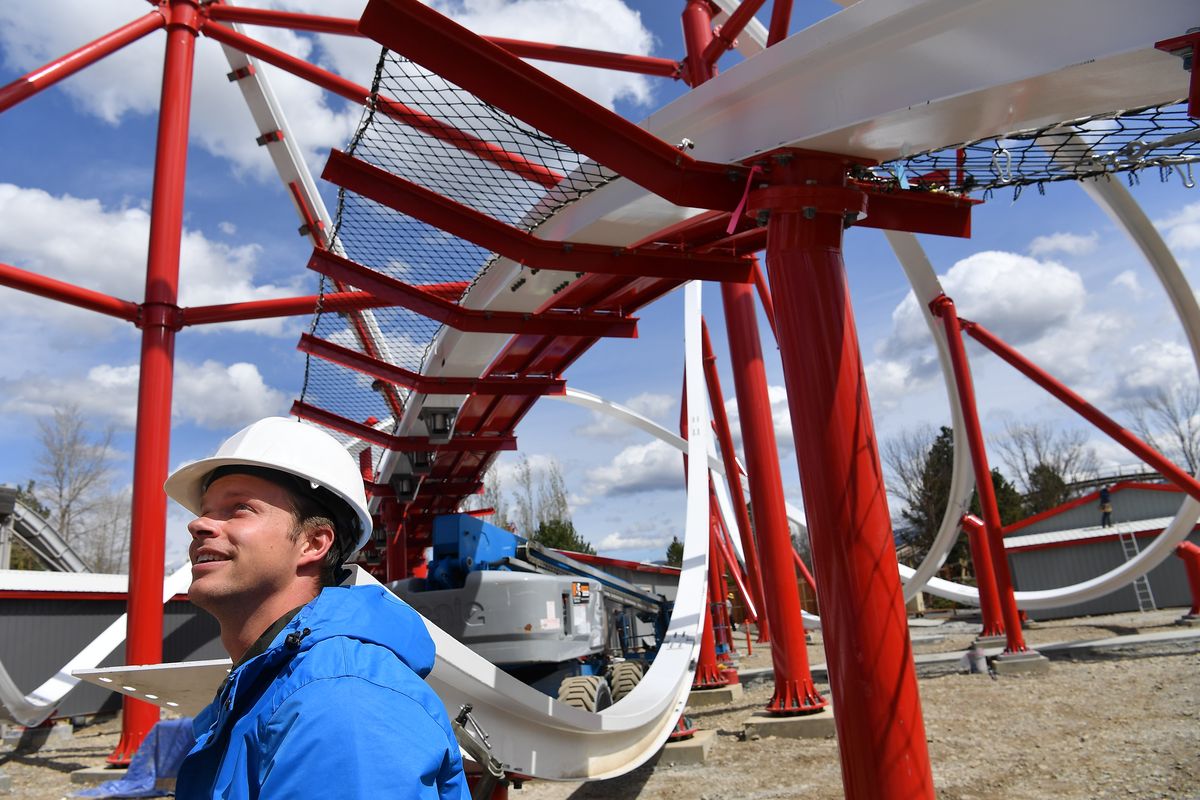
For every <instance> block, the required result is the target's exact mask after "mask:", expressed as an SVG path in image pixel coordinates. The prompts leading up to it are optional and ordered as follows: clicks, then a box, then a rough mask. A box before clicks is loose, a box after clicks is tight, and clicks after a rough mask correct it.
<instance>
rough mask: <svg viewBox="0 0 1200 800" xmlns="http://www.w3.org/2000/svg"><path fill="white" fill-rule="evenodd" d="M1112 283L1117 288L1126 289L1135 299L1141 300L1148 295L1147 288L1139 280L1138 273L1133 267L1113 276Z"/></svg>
mask: <svg viewBox="0 0 1200 800" xmlns="http://www.w3.org/2000/svg"><path fill="white" fill-rule="evenodd" d="M1111 285H1112V286H1113V287H1115V288H1117V289H1123V290H1125V291H1126V292H1128V293H1129V295H1130V296H1131V297H1133V298H1134V299H1139V300H1140V299H1141V298H1143V297H1145V296H1146V290H1145V289H1144V288H1143V287H1142V282H1141V281H1140V280H1138V276H1137V273H1136V272H1134V271H1133V270H1131V269H1127V270H1125V271H1124V272H1122V273H1121V274H1120V275H1118V276H1117V277H1115V278H1113V279H1112V281H1111Z"/></svg>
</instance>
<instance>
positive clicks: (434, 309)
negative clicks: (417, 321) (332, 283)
mask: <svg viewBox="0 0 1200 800" xmlns="http://www.w3.org/2000/svg"><path fill="white" fill-rule="evenodd" d="M308 268H309V269H312V270H316V271H317V272H320V273H321V274H322V275H328V276H329V277H330V278H333V279H334V280H339V281H343V282H345V283H348V284H350V285H352V286H357V287H358V288H359V289H363V290H364V291H368V292H371V293H372V294H374V295H376V296H377V297H380V298H382V299H384V300H387V301H388V302H389V303H390V304H392V305H397V306H403V307H404V308H407V309H408V310H409V311H413V312H415V313H417V314H420V315H422V316H425V317H429V318H430V319H433V320H437V321H438V322H441V323H442V324H444V325H448V326H450V327H451V328H454V329H455V330H460V331H465V332H468V333H508V334H512V335H517V334H534V335H539V336H584V337H593V336H611V337H615V338H625V339H632V338H636V337H637V320H636V319H633V318H632V317H622V316H617V315H615V314H614V315H604V314H576V313H572V312H566V311H544V312H542V313H540V314H533V313H530V314H523V313H520V312H516V311H480V310H477V309H473V308H463V307H462V306H459V305H456V304H454V303H448V302H446V301H445V300H442V299H441V298H439V297H434V296H433V295H431V294H429V293H428V292H425V291H423V290H422V289H420V288H419V287H416V286H410V285H408V284H407V283H404V282H402V281H398V280H396V279H395V278H391V277H388V276H387V275H381V274H380V273H378V272H375V271H374V270H371V269H368V268H366V267H364V266H362V265H361V264H356V263H355V262H353V261H351V260H349V259H347V258H342V257H341V256H338V255H334V254H333V253H330V252H329V251H327V250H314V251H313V254H312V258H311V259H309V262H308Z"/></svg>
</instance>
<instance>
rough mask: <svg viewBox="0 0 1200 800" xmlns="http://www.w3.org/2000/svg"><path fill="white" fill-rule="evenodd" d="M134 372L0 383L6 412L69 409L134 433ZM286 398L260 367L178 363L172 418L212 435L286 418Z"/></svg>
mask: <svg viewBox="0 0 1200 800" xmlns="http://www.w3.org/2000/svg"><path fill="white" fill-rule="evenodd" d="M137 385H138V367H137V365H135V364H130V365H113V364H100V365H98V366H95V367H92V368H91V369H90V370H89V371H88V372H87V374H86V375H84V376H83V377H81V378H52V377H44V378H41V379H39V380H37V381H26V382H17V381H9V380H5V381H3V382H0V387H3V389H4V400H3V401H0V410H3V411H4V412H5V413H18V414H32V415H38V416H40V415H44V414H49V413H52V412H53V410H54V409H55V408H61V407H63V406H66V405H68V404H75V405H77V406H78V407H79V408H80V410H81V411H83V412H84V413H85V414H86V415H88V416H94V417H96V418H98V419H102V420H108V421H110V422H112V423H113V424H115V425H118V426H121V427H126V428H132V427H133V426H134V423H135V422H136V419H137ZM288 405H289V403H288V397H287V395H285V394H284V393H283V392H281V391H279V390H278V389H275V388H272V387H271V386H268V385H267V383H266V381H265V380H263V377H262V374H261V373H259V371H258V367H256V366H255V365H253V364H247V363H244V362H239V363H234V364H228V365H226V364H221V363H219V362H216V361H212V360H207V361H204V362H202V363H199V364H194V363H190V362H187V361H177V362H176V364H175V386H174V393H173V395H172V414H171V416H172V419H173V421H174V422H175V423H176V424H179V423H191V424H194V425H199V426H200V427H203V428H209V429H214V430H220V429H226V428H232V427H239V426H241V425H242V424H244V423H245V421H246V420H248V419H257V418H259V417H266V416H272V415H278V414H284V413H286V412H287V409H288Z"/></svg>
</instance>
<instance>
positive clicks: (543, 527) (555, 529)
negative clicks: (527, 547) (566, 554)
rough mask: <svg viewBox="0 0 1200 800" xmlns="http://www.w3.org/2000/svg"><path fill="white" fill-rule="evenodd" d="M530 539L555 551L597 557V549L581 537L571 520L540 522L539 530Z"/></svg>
mask: <svg viewBox="0 0 1200 800" xmlns="http://www.w3.org/2000/svg"><path fill="white" fill-rule="evenodd" d="M529 538H530V539H532V540H533V541H535V542H537V543H538V544H540V545H543V546H544V547H553V548H554V549H555V550H568V551H570V552H572V553H586V554H587V555H592V556H594V555H596V550H595V548H593V547H592V545H591V544H590V543H588V541H587V540H586V539H584V538H583V537H582V536H580V535H579V533H578V532H577V531H576V530H575V525H574V523H572V522H571V520H569V519H548V520H546V521H544V522H539V523H538V526H537V530H536V531H534V532H533V535H532V536H530V537H529Z"/></svg>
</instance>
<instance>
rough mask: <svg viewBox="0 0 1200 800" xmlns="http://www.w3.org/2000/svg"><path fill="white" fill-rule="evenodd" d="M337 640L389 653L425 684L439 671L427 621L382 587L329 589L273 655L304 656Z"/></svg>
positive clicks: (294, 623)
mask: <svg viewBox="0 0 1200 800" xmlns="http://www.w3.org/2000/svg"><path fill="white" fill-rule="evenodd" d="M337 636H344V637H347V638H350V639H357V640H358V641H362V642H367V643H369V644H375V645H379V646H380V647H386V648H387V649H388V650H391V651H392V652H393V653H395V654H396V657H397V658H399V659H400V660H401V661H403V662H404V663H405V664H406V665H407V666H408V667H409V669H411V670H412V671H413V672H415V673H417V674H418V675H420V676H421V677H422V678H424V677H425V676H426V675H428V674H429V671H430V670H432V669H433V661H434V649H433V639H432V638H430V636H429V632H428V631H427V630H426V629H425V621H424V620H422V619H421V615H420V614H418V613H417V612H416V611H414V610H413V608H412V606H410V605H409V604H408V603H405V602H404V601H403V600H401V599H400V598H399V597H396V595H394V594H392V593H391V592H390V591H388V590H387V589H386V588H384V587H383V586H379V585H374V586H330V587H326V588H325V589H323V590H322V591H321V593H320V594H319V595H317V597H316V598H315V599H314V600H313V601H312V602H310V603H309V604H308V605H306V606H304V608H302V609H301V610H300V612H299V613H298V614H296V616H295V617H294V618H292V621H291V622H289V623H288V624H287V626H286V627H285V628H284V629H283V631H282V632H281V633H280V634H279V635H278V636H276V637H275V641H273V642H272V643H271V647H270V648H269V650H271V651H274V650H276V649H277V648H280V647H283V648H284V650H291V651H292V652H299V651H303V650H307V649H309V648H311V647H312V646H313V645H315V644H316V643H317V642H320V641H323V640H325V639H330V638H333V637H337ZM289 637H292V638H291V639H289ZM292 642H294V644H292ZM289 645H290V646H289Z"/></svg>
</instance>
